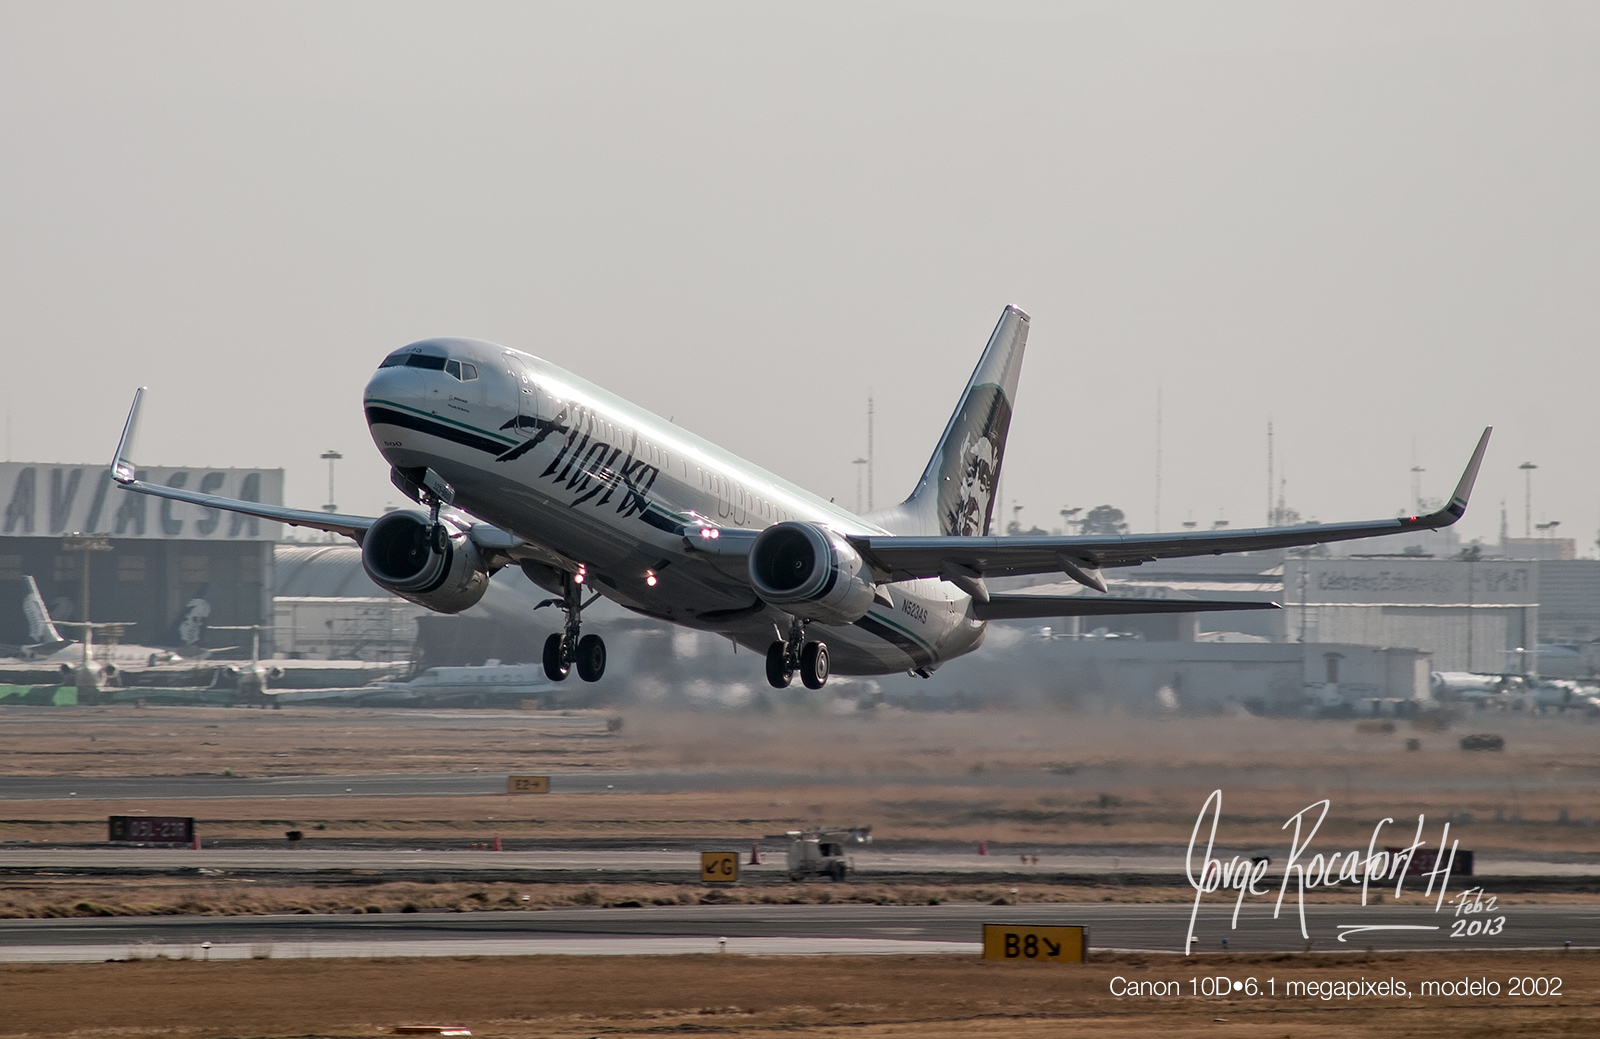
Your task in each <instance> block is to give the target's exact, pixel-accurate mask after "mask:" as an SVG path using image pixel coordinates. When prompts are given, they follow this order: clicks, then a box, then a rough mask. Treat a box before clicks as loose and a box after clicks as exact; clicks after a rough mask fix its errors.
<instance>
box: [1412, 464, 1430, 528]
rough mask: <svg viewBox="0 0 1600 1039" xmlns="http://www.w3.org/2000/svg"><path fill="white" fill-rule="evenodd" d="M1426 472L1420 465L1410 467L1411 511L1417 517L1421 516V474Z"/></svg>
mask: <svg viewBox="0 0 1600 1039" xmlns="http://www.w3.org/2000/svg"><path fill="white" fill-rule="evenodd" d="M1425 472H1427V470H1426V469H1424V468H1422V466H1420V465H1414V466H1412V467H1411V511H1412V512H1413V513H1416V514H1417V515H1419V516H1420V515H1421V514H1422V474H1423V473H1425Z"/></svg>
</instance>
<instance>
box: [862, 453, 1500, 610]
mask: <svg viewBox="0 0 1600 1039" xmlns="http://www.w3.org/2000/svg"><path fill="white" fill-rule="evenodd" d="M1493 431H1494V427H1493V426H1490V427H1488V428H1486V429H1484V431H1483V436H1482V437H1480V438H1479V439H1478V446H1477V448H1476V449H1475V450H1474V451H1473V452H1472V459H1471V461H1469V462H1468V463H1467V468H1466V470H1465V471H1464V472H1463V473H1462V474H1461V480H1460V482H1459V483H1457V484H1456V489H1455V493H1454V494H1452V495H1451V496H1450V500H1449V502H1447V503H1446V504H1445V506H1444V507H1443V508H1441V509H1439V510H1438V511H1437V512H1433V513H1429V514H1428V515H1426V516H1402V517H1399V518H1396V519H1384V520H1368V521H1364V522H1357V523H1307V524H1301V525H1299V526H1294V527H1262V528H1256V529H1252V530H1205V531H1192V532H1185V533H1181V534H1114V535H1090V536H1087V537H982V538H972V537H937V536H934V537H923V536H911V537H899V536H894V535H856V536H852V537H850V538H849V539H848V540H849V542H850V544H851V545H852V546H853V547H854V548H855V550H856V551H857V552H859V553H861V557H862V558H863V559H864V560H866V562H867V564H868V565H869V566H870V567H871V568H872V570H873V573H874V576H875V577H876V578H877V579H878V580H880V581H909V580H914V579H917V578H930V577H942V578H944V579H945V580H950V581H953V582H955V583H956V584H957V585H958V586H960V587H962V588H967V587H968V586H969V585H973V586H975V587H977V588H979V589H980V590H981V585H979V584H977V582H976V579H977V578H982V577H1006V576H1014V575H1021V574H1045V573H1065V574H1066V575H1068V576H1069V577H1071V578H1072V579H1073V580H1075V581H1077V582H1078V583H1080V584H1083V585H1086V586H1087V587H1090V588H1094V589H1095V590H1097V591H1101V592H1103V591H1105V590H1106V585H1105V580H1104V578H1102V577H1101V575H1100V570H1101V569H1102V568H1104V567H1116V566H1138V565H1139V564H1140V563H1148V562H1153V561H1154V560H1157V559H1176V558H1181V557H1184V556H1203V555H1221V554H1223V553H1225V552H1254V551H1260V550H1262V549H1269V548H1295V547H1299V546H1303V545H1320V544H1325V543H1327V542H1331V541H1352V540H1355V539H1358V538H1370V537H1381V536H1383V535H1385V534H1400V533H1404V532H1405V531H1408V530H1437V529H1439V528H1440V527H1448V526H1450V525H1451V524H1452V523H1454V522H1456V520H1458V519H1460V518H1461V517H1462V516H1463V515H1464V514H1465V513H1466V511H1467V499H1468V498H1470V497H1471V495H1472V485H1473V483H1474V482H1475V481H1476V480H1477V478H1478V468H1479V466H1481V465H1482V463H1483V454H1484V451H1485V450H1486V449H1487V448H1488V446H1489V434H1490V433H1492V432H1493ZM975 598H978V599H979V600H980V601H981V600H982V599H983V598H984V596H983V595H981V594H980V595H977V596H975ZM1175 601H1177V602H1182V601H1183V600H1175ZM1232 608H1233V609H1240V608H1244V607H1241V606H1239V605H1237V604H1236V605H1233V606H1232Z"/></svg>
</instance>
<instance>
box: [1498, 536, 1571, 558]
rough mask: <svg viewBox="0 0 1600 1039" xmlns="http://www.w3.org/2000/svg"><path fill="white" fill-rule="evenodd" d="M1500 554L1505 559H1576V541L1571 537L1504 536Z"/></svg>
mask: <svg viewBox="0 0 1600 1039" xmlns="http://www.w3.org/2000/svg"><path fill="white" fill-rule="evenodd" d="M1500 555H1502V556H1505V557H1506V558H1507V559H1577V558H1578V542H1577V541H1576V540H1575V539H1573V538H1504V539H1503V540H1501V542H1500Z"/></svg>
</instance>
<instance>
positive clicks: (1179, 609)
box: [972, 595, 1282, 621]
mask: <svg viewBox="0 0 1600 1039" xmlns="http://www.w3.org/2000/svg"><path fill="white" fill-rule="evenodd" d="M1277 609H1282V607H1280V606H1279V605H1278V604H1277V603H1275V602H1230V601H1227V600H1221V599H1112V598H1101V597H1100V596H1098V595H991V596H989V601H988V602H977V601H976V600H974V601H973V603H972V615H973V616H974V617H977V618H978V619H979V620H984V621H998V620H1021V619H1023V618H1027V617H1103V616H1111V615H1114V614H1125V613H1213V612H1226V611H1230V610H1277Z"/></svg>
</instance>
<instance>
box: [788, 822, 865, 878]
mask: <svg viewBox="0 0 1600 1039" xmlns="http://www.w3.org/2000/svg"><path fill="white" fill-rule="evenodd" d="M787 836H788V838H789V861H788V866H789V879H790V880H804V879H805V878H807V877H827V878H828V879H829V880H835V881H838V880H843V879H844V878H845V877H846V876H847V875H848V874H849V873H850V858H849V856H848V855H846V854H845V849H846V847H847V846H848V845H851V844H870V843H872V835H871V828H870V827H867V828H858V829H853V830H790V831H789V832H788V834H787Z"/></svg>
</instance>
